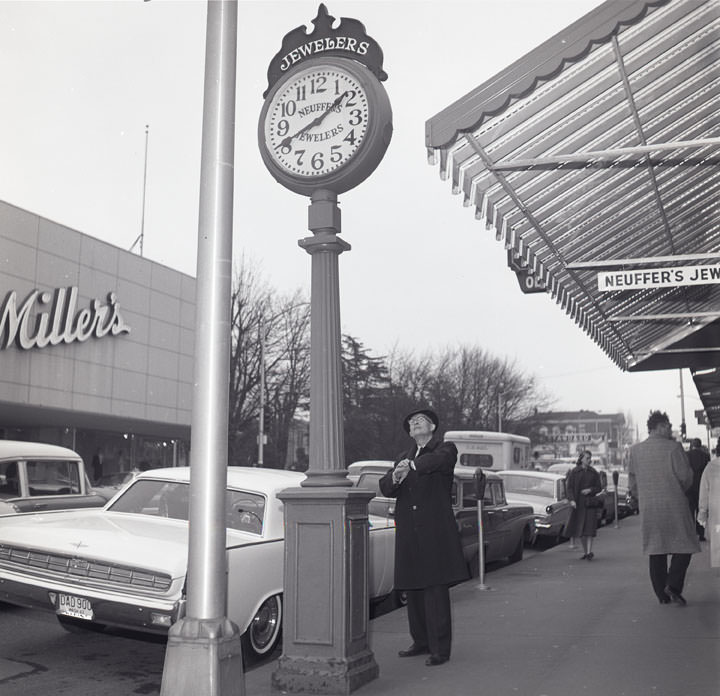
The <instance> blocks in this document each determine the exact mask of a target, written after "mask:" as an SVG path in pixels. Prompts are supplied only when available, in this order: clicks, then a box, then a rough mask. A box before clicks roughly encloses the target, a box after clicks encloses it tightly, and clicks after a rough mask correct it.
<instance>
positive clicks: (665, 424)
mask: <svg viewBox="0 0 720 696" xmlns="http://www.w3.org/2000/svg"><path fill="white" fill-rule="evenodd" d="M647 427H648V433H649V436H648V438H647V440H644V441H643V442H638V443H637V444H635V445H633V446H632V447H631V448H630V452H629V455H628V460H629V464H628V480H629V484H630V494H631V495H632V496H633V497H634V498H637V499H638V504H639V506H640V527H641V532H642V546H643V553H645V554H647V555H648V556H649V557H650V581H651V582H652V586H653V590H654V591H655V595H656V596H657V598H658V600H659V601H660V604H668V603H670V602H675V603H677V604H680V605H685V604H686V601H685V598H684V597H683V596H682V591H683V586H684V584H685V575H686V573H687V569H688V566H689V565H690V559H691V558H692V554H693V553H697V552H698V551H700V543H699V542H698V538H697V534H696V532H695V520H694V519H693V516H692V513H691V512H690V506H689V505H688V499H687V495H686V493H687V491H688V489H689V488H690V486H691V485H692V480H693V474H692V469H691V468H690V464H689V463H688V458H687V455H686V454H685V450H684V449H683V448H682V445H681V444H680V443H679V442H676V441H675V440H673V439H672V426H671V425H670V420H669V419H668V417H667V414H666V413H661V412H660V411H652V412H651V413H650V417H649V418H648V421H647ZM668 555H670V556H671V558H670V567H669V568H668V563H667V557H668Z"/></svg>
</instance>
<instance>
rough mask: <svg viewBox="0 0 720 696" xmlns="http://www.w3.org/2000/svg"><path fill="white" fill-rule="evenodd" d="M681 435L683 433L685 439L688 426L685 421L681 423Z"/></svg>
mask: <svg viewBox="0 0 720 696" xmlns="http://www.w3.org/2000/svg"><path fill="white" fill-rule="evenodd" d="M680 435H682V439H683V440H684V439H685V437H686V436H687V426H686V425H685V421H683V422H682V423H680Z"/></svg>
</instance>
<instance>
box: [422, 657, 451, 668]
mask: <svg viewBox="0 0 720 696" xmlns="http://www.w3.org/2000/svg"><path fill="white" fill-rule="evenodd" d="M449 659H450V658H449V657H446V656H445V655H430V657H428V659H427V660H425V664H426V665H427V666H428V667H435V666H437V665H442V664H444V663H445V662H447V661H448V660H449Z"/></svg>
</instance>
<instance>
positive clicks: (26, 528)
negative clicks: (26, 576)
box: [0, 510, 188, 578]
mask: <svg viewBox="0 0 720 696" xmlns="http://www.w3.org/2000/svg"><path fill="white" fill-rule="evenodd" d="M187 536H188V534H187V523H186V522H182V521H178V520H168V519H166V518H160V517H151V516H148V515H129V514H124V513H112V512H104V511H101V510H82V511H67V512H58V513H32V514H27V515H22V514H20V515H13V516H12V517H4V518H2V519H1V520H0V544H12V545H13V546H21V547H24V548H32V549H36V550H38V551H42V552H47V553H56V554H62V555H65V556H68V555H70V556H76V557H81V558H87V559H93V560H97V561H103V562H106V563H116V564H119V565H124V566H128V565H132V566H135V567H138V568H152V569H154V570H159V571H160V570H161V571H163V572H166V573H169V574H170V575H171V577H173V578H178V577H182V576H184V575H185V572H186V568H187Z"/></svg>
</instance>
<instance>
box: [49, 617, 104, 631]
mask: <svg viewBox="0 0 720 696" xmlns="http://www.w3.org/2000/svg"><path fill="white" fill-rule="evenodd" d="M57 620H58V623H59V624H60V625H61V626H62V627H63V628H64V629H65V630H66V631H67V632H68V633H87V632H88V631H94V632H96V633H99V632H100V631H104V630H105V624H99V623H95V622H94V621H86V620H85V619H75V618H73V617H72V616H62V615H61V614H58V615H57Z"/></svg>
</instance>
